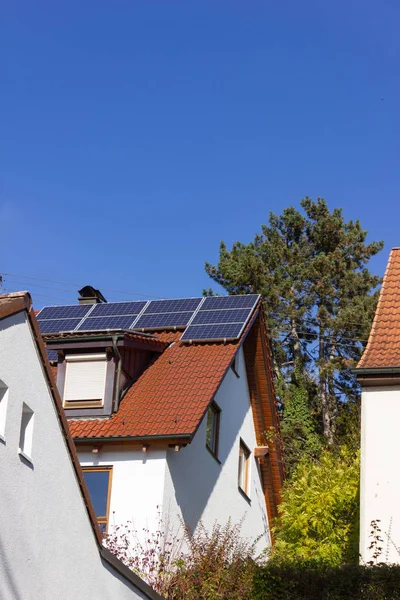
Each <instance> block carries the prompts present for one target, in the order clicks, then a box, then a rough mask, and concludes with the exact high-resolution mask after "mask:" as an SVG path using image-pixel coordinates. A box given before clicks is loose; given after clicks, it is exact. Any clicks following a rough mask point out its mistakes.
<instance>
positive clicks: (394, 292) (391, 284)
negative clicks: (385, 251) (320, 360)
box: [357, 248, 400, 369]
mask: <svg viewBox="0 0 400 600" xmlns="http://www.w3.org/2000/svg"><path fill="white" fill-rule="evenodd" d="M385 367H386V368H390V367H392V368H393V367H400V248H393V250H392V251H391V253H390V256H389V262H388V265H387V268H386V273H385V277H384V279H383V283H382V289H381V293H380V296H379V302H378V306H377V309H376V313H375V318H374V322H373V324H372V329H371V332H370V334H369V339H368V344H367V347H366V348H365V351H364V354H363V355H362V357H361V360H360V362H359V363H358V366H357V368H358V369H374V368H385Z"/></svg>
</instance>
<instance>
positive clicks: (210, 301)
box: [181, 294, 260, 341]
mask: <svg viewBox="0 0 400 600" xmlns="http://www.w3.org/2000/svg"><path fill="white" fill-rule="evenodd" d="M259 298H260V296H259V295H257V294H249V295H247V296H214V297H209V298H206V299H205V300H204V302H203V303H202V304H201V306H200V308H199V310H198V311H197V312H196V313H195V315H194V316H193V318H192V320H191V321H190V323H189V325H188V327H187V328H186V329H185V331H184V333H183V335H182V337H181V340H182V341H205V340H207V341H214V340H221V339H226V340H232V339H236V338H238V337H240V335H241V333H242V331H243V329H244V328H245V326H246V324H247V322H248V320H249V318H250V315H251V313H252V312H253V309H254V307H255V305H256V304H257V302H258V300H259Z"/></svg>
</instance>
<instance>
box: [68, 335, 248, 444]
mask: <svg viewBox="0 0 400 600" xmlns="http://www.w3.org/2000/svg"><path fill="white" fill-rule="evenodd" d="M181 334H182V332H171V331H165V332H161V333H159V334H157V335H158V337H159V339H160V340H162V341H164V342H165V341H168V342H169V343H170V346H169V347H168V348H167V349H166V350H165V351H164V352H163V353H162V354H161V355H160V356H159V357H158V358H157V359H156V360H155V361H154V362H153V364H151V365H150V366H149V367H148V368H147V369H146V371H145V372H144V373H143V374H142V375H141V376H140V377H139V379H138V380H137V382H136V383H134V384H133V385H132V387H131V388H130V389H129V390H128V392H127V393H126V395H125V396H124V398H123V399H122V401H121V404H120V408H119V410H118V412H117V413H115V414H113V415H112V416H111V417H110V418H102V419H90V420H89V419H86V420H83V419H80V420H79V419H75V420H72V419H71V420H70V421H69V425H70V430H71V433H72V436H73V437H74V438H75V439H76V438H88V437H89V438H93V437H95V438H100V437H104V438H114V437H146V436H158V435H162V436H171V437H174V436H183V435H187V436H188V437H191V436H192V435H193V434H194V433H195V431H196V429H197V427H198V425H199V423H200V421H201V419H202V417H203V415H204V413H205V411H206V410H207V407H208V405H209V403H210V402H211V400H212V398H213V396H214V395H215V393H216V391H217V390H218V387H219V385H220V384H221V382H222V379H223V377H224V375H225V373H226V371H227V369H228V368H229V366H230V364H231V362H232V360H233V358H234V356H235V353H236V351H237V349H238V347H239V343H238V342H231V343H226V344H224V343H210V344H193V345H190V344H189V345H188V344H183V343H180V342H179V339H180V337H181Z"/></svg>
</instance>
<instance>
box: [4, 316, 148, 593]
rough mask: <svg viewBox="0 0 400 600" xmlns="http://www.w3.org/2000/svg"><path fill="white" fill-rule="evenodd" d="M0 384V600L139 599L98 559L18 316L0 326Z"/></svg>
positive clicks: (39, 372)
mask: <svg viewBox="0 0 400 600" xmlns="http://www.w3.org/2000/svg"><path fill="white" fill-rule="evenodd" d="M0 379H1V380H3V381H4V383H5V384H6V385H7V386H8V388H9V398H8V407H7V418H6V424H5V431H4V440H5V441H0V490H1V492H0V598H1V600H38V599H40V600H54V598H60V599H61V598H62V600H77V599H78V598H85V599H88V600H89V599H96V600H101V599H104V600H111V599H113V600H114V599H117V598H118V600H125V599H126V600H134V599H137V598H146V597H147V596H145V595H144V594H143V593H142V592H139V591H138V590H137V588H135V587H134V586H133V584H131V583H129V582H128V581H127V580H125V579H124V578H123V577H122V576H121V575H119V574H118V573H117V572H116V571H115V570H114V569H113V568H112V567H110V565H109V564H108V563H105V562H103V560H102V558H101V556H100V554H99V550H98V546H97V542H96V540H95V537H94V534H93V530H92V527H91V524H90V520H89V518H88V514H87V511H86V508H85V505H84V502H83V499H82V496H81V493H80V490H79V487H78V483H77V480H76V476H75V472H74V469H73V465H72V461H71V457H70V454H69V452H68V450H67V447H66V443H65V441H64V438H63V436H62V432H61V428H60V425H59V422H58V418H57V414H56V410H55V408H54V405H53V402H52V399H51V396H50V393H49V390H48V387H47V384H46V380H45V377H44V373H43V371H42V366H41V364H40V362H39V360H38V355H37V350H36V346H35V344H34V341H33V338H32V334H31V330H30V325H29V323H28V322H27V320H26V316H25V313H19V314H18V315H14V316H12V317H9V318H6V319H3V320H1V321H0ZM23 402H25V403H26V404H28V406H29V407H30V408H31V409H32V410H33V411H34V413H35V416H34V431H33V448H32V461H33V462H32V464H29V463H27V462H26V461H25V460H24V459H23V458H21V457H20V455H19V454H18V446H19V434H20V422H21V411H22V403H23Z"/></svg>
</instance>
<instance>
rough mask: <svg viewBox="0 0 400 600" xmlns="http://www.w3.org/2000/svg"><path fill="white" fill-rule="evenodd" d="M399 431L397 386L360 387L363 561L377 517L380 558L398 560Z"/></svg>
mask: <svg viewBox="0 0 400 600" xmlns="http://www.w3.org/2000/svg"><path fill="white" fill-rule="evenodd" d="M399 432H400V387H384V388H375V387H374V388H364V389H363V390H362V401H361V486H360V554H361V557H362V560H364V561H368V560H370V558H371V551H370V550H368V546H369V545H370V543H371V538H370V537H369V535H370V530H371V521H372V520H376V519H380V521H381V522H380V524H379V525H380V528H381V529H382V534H381V536H382V537H383V539H384V543H383V544H381V545H383V554H382V556H381V557H380V560H381V561H384V562H394V563H400V468H399V463H400V445H399V435H400V433H399ZM396 546H397V548H399V550H397V549H396Z"/></svg>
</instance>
